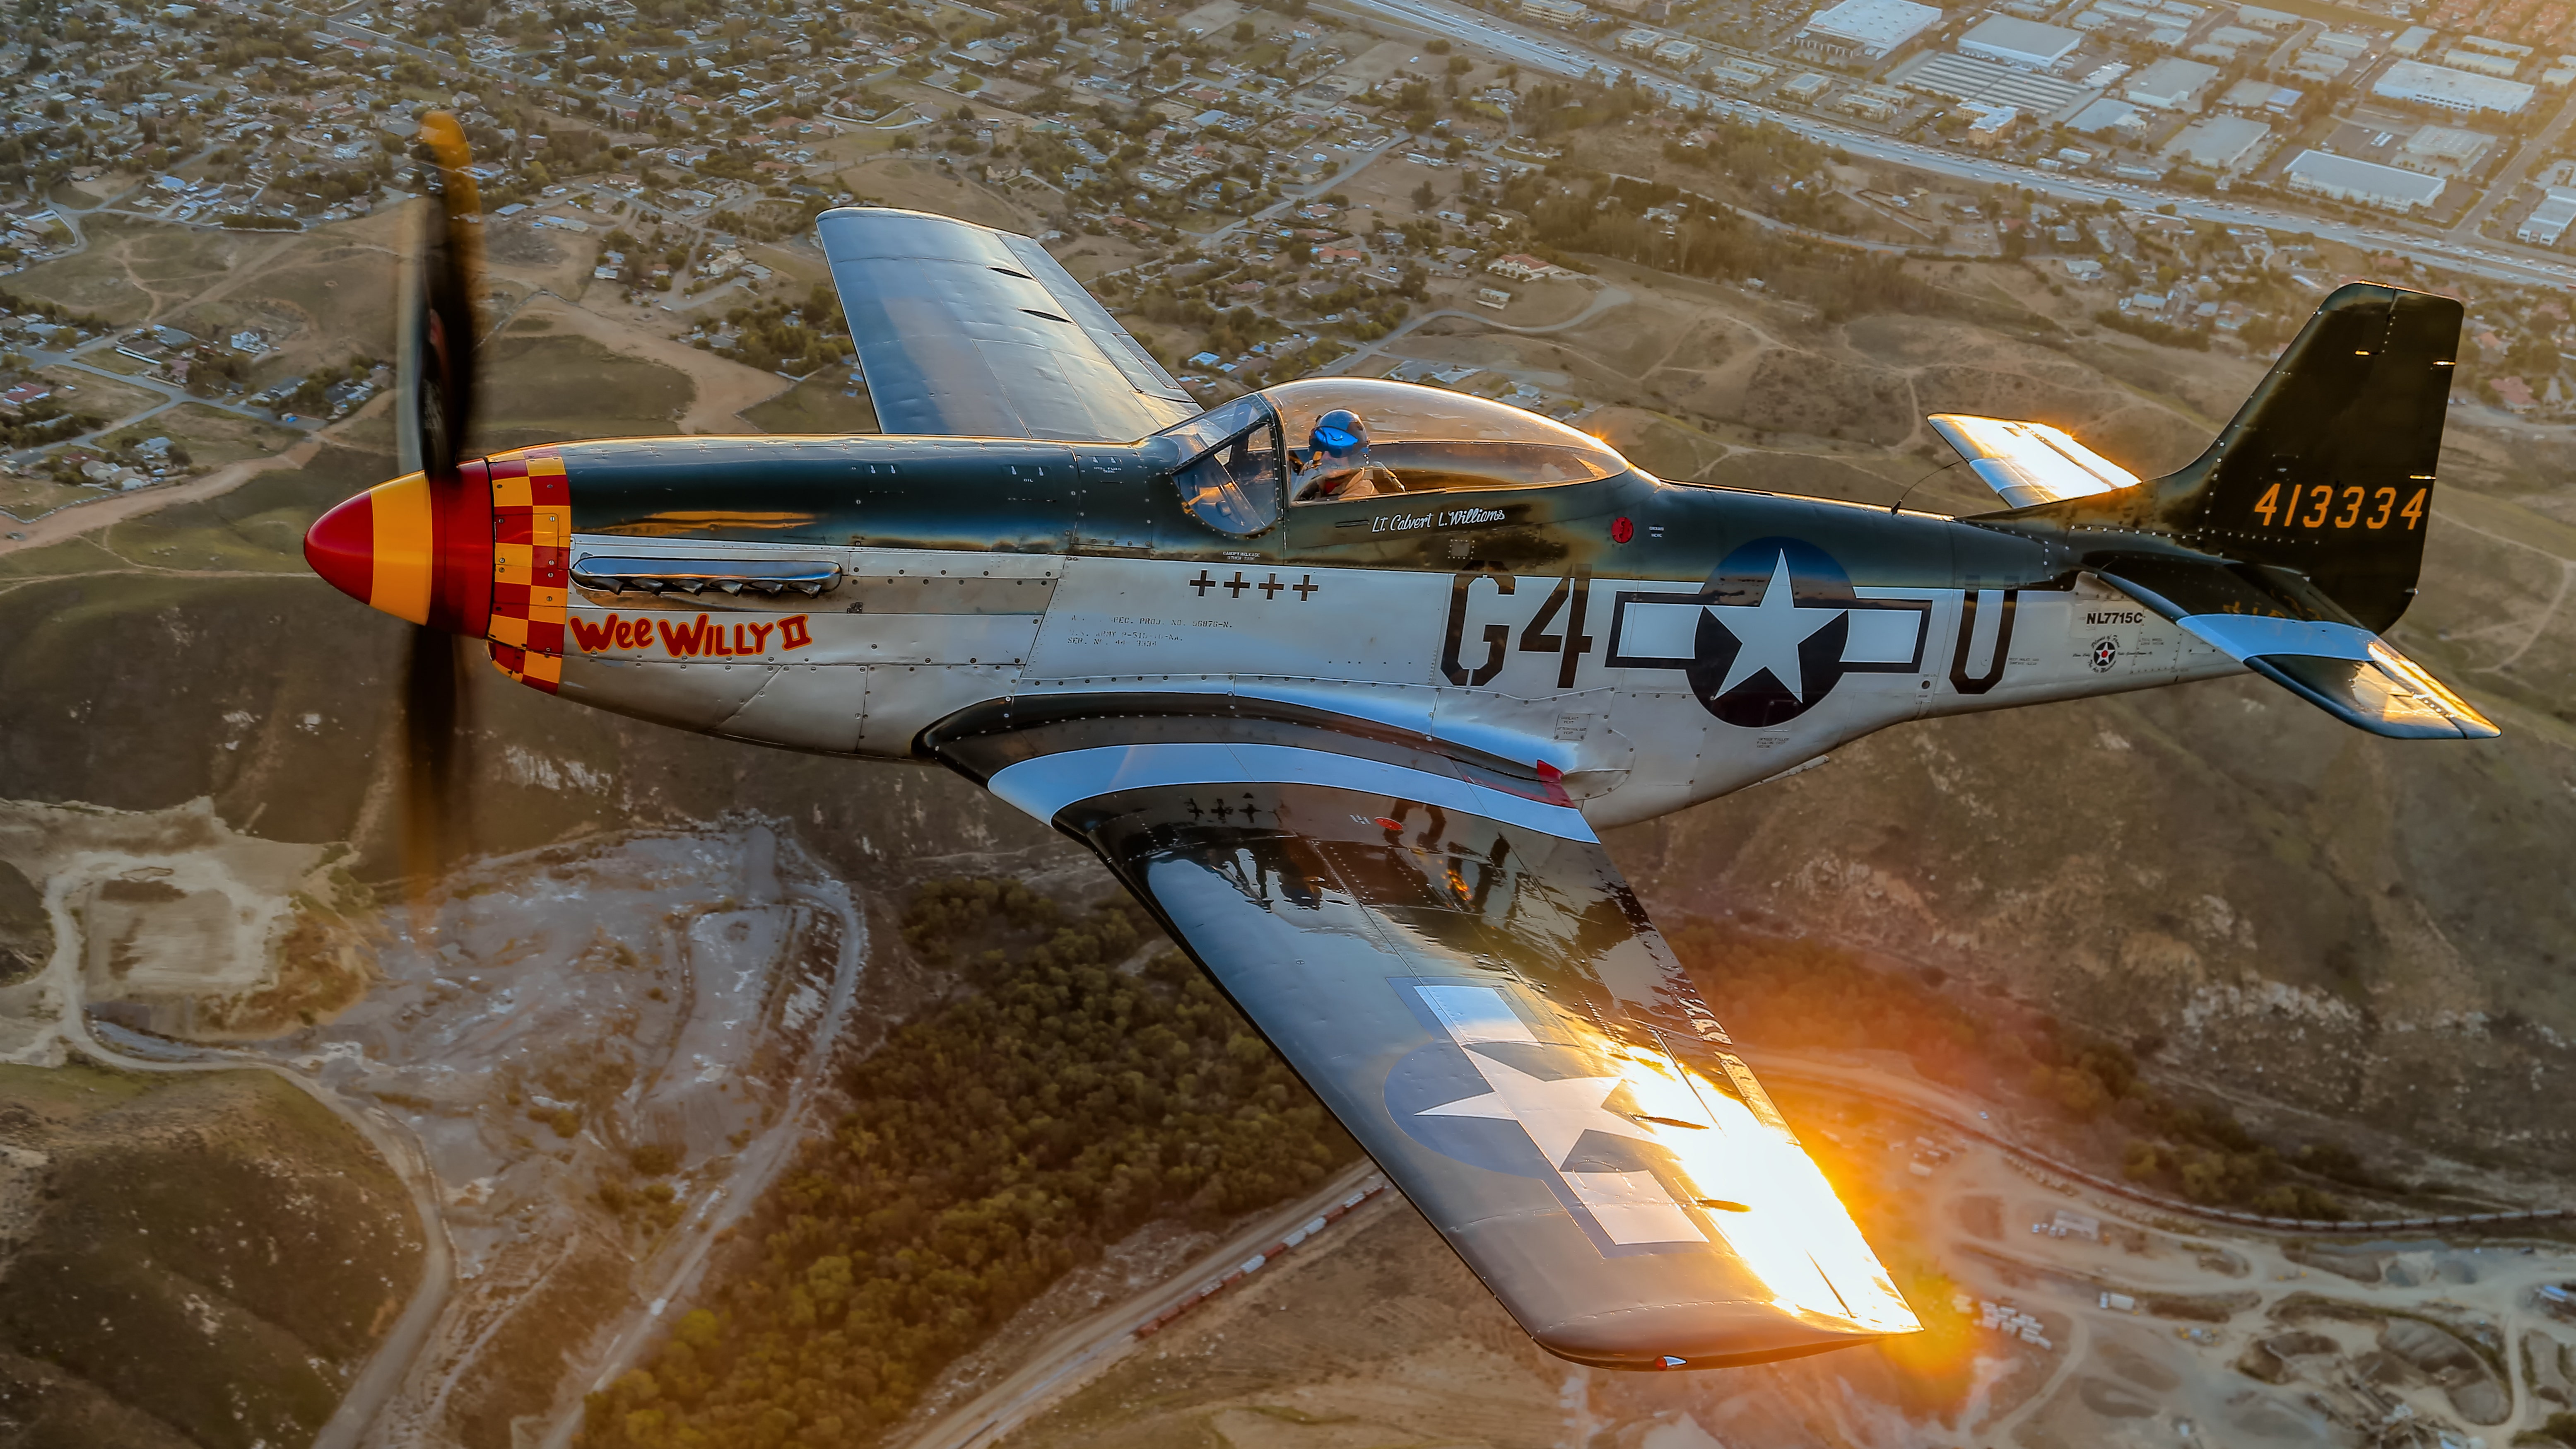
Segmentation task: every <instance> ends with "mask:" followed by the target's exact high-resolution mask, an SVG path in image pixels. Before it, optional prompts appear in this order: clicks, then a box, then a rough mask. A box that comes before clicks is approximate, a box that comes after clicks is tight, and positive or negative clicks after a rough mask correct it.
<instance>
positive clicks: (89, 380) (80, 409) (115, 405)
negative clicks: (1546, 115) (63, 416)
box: [37, 367, 161, 422]
mask: <svg viewBox="0 0 2576 1449" xmlns="http://www.w3.org/2000/svg"><path fill="white" fill-rule="evenodd" d="M37 375H38V376H39V377H42V378H44V379H45V380H46V381H47V382H50V383H52V384H54V397H55V399H56V400H57V401H59V402H61V403H62V404H63V406H65V407H67V408H70V409H71V410H72V411H73V412H76V413H96V414H97V415H98V416H100V417H102V418H106V419H107V420H109V421H110V422H113V421H115V420H116V419H118V418H122V417H128V416H131V415H132V414H135V413H139V412H141V411H143V410H144V409H145V408H148V407H150V406H152V405H153V404H155V403H157V402H160V401H161V394H159V393H157V392H150V391H147V390H145V389H143V388H139V387H136V386H134V385H133V384H131V383H124V382H118V381H116V380H114V379H112V378H105V377H101V376H99V375H98V374H97V373H94V372H78V371H75V370H73V369H71V368H68V367H48V368H45V369H43V370H42V371H41V372H39V373H38V374H37Z"/></svg>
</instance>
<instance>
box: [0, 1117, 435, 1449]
mask: <svg viewBox="0 0 2576 1449" xmlns="http://www.w3.org/2000/svg"><path fill="white" fill-rule="evenodd" d="M0 1100H7V1101H9V1102H10V1103H11V1104H12V1105H13V1107H15V1108H16V1109H17V1110H16V1111H15V1113H14V1114H13V1116H12V1119H11V1121H12V1127H13V1134H12V1135H13V1136H14V1137H17V1138H19V1139H21V1140H22V1141H23V1142H24V1143H25V1145H27V1146H30V1147H32V1148H34V1149H35V1150H37V1151H40V1152H42V1153H44V1154H45V1155H46V1156H47V1158H49V1159H50V1161H49V1162H48V1164H47V1166H46V1167H45V1168H44V1169H43V1173H42V1178H43V1180H42V1182H41V1185H38V1186H36V1187H35V1188H34V1189H33V1191H34V1194H35V1196H36V1198H37V1199H38V1202H39V1204H40V1205H39V1206H37V1207H36V1208H35V1209H34V1212H33V1217H32V1221H31V1222H30V1223H29V1225H28V1229H27V1231H26V1233H25V1235H24V1237H23V1238H22V1239H21V1241H20V1243H19V1245H18V1247H17V1250H16V1252H15V1254H14V1255H13V1256H12V1257H11V1259H10V1260H9V1263H8V1266H7V1268H6V1270H5V1274H0V1385H11V1384H12V1383H13V1381H14V1383H15V1386H17V1387H18V1388H19V1389H20V1390H21V1391H22V1392H24V1391H26V1390H29V1389H33V1390H35V1391H36V1394H35V1398H36V1403H35V1405H34V1408H35V1416H36V1418H37V1419H38V1421H39V1422H48V1423H51V1424H52V1425H54V1426H55V1430H54V1432H51V1433H47V1432H39V1433H38V1434H37V1435H36V1436H35V1438H33V1439H32V1440H25V1439H22V1441H21V1442H29V1443H47V1444H65V1445H79V1444H84V1443H90V1444H99V1445H102V1446H104V1445H111V1444H125V1443H135V1442H146V1443H149V1442H153V1441H155V1440H161V1439H163V1437H164V1436H165V1435H168V1434H169V1433H170V1431H171V1430H172V1429H174V1428H175V1429H183V1430H184V1434H185V1439H186V1440H192V1441H194V1442H195V1443H197V1444H200V1445H203V1446H208V1449H252V1446H254V1445H258V1444H261V1443H270V1444H277V1443H302V1442H305V1441H307V1440H309V1439H310V1438H311V1437H312V1435H313V1432H314V1431H315V1430H316V1429H317V1428H319V1427H320V1425H321V1423H322V1421H323V1420H324V1419H326V1418H328V1417H329V1416H330V1413H331V1410H332V1408H333V1407H334V1406H335V1405H336V1404H337V1403H338V1400H339V1396H340V1393H341V1390H342V1389H343V1388H344V1387H345V1386H346V1384H347V1383H348V1381H349V1379H350V1377H351V1376H352V1375H353V1374H354V1373H355V1372H356V1370H357V1369H358V1368H359V1367H360V1366H362V1365H363V1364H364V1363H365V1360H366V1355H367V1353H368V1351H369V1350H370V1349H371V1348H372V1347H373V1346H374V1344H375V1342H376V1340H377V1338H378V1337H379V1336H380V1335H381V1334H382V1332H383V1331H384V1329H385V1328H386V1327H387V1326H388V1325H390V1324H391V1323H392V1322H393V1319H394V1316H395V1314H396V1313H397V1312H398V1311H399V1310H400V1308H401V1306H402V1303H403V1302H404V1300H405V1299H406V1298H408V1297H409V1295H410V1293H411V1290H412V1286H413V1284H414V1283H415V1282H416V1281H417V1279H418V1275H419V1271H420V1257H421V1240H420V1228H419V1224H418V1223H417V1222H416V1220H415V1219H414V1218H413V1216H412V1214H411V1210H410V1200H409V1197H408V1195H407V1194H406V1193H405V1192H404V1191H403V1189H402V1186H401V1184H400V1183H399V1182H398V1181H397V1180H396V1179H395V1178H394V1177H393V1175H392V1174H391V1173H390V1172H389V1171H388V1170H387V1169H386V1168H385V1166H384V1164H383V1163H382V1162H381V1161H379V1160H378V1159H377V1158H376V1157H375V1155H374V1153H373V1152H372V1151H371V1150H370V1149H369V1148H368V1147H367V1146H366V1144H365V1143H364V1142H363V1140H361V1139H360V1138H359V1137H358V1136H357V1135H356V1134H355V1133H354V1132H352V1131H351V1130H350V1129H349V1128H348V1127H347V1126H346V1125H344V1124H343V1123H341V1122H340V1121H339V1120H338V1119H337V1118H335V1117H333V1116H331V1115H330V1114H329V1113H328V1112H327V1111H325V1110H323V1108H322V1107H321V1106H320V1105H319V1104H317V1103H315V1102H314V1101H313V1099H312V1098H310V1097H308V1096H306V1095H305V1094H304V1093H303V1092H301V1091H299V1090H297V1089H296V1088H295V1087H293V1086H290V1085H288V1084H287V1083H285V1082H283V1081H281V1080H279V1079H278V1078H276V1077H274V1076H271V1075H269V1074H268V1073H265V1072H238V1073H234V1072H226V1073H212V1074H185V1075H170V1076H127V1075H124V1074H119V1073H112V1072H106V1071H101V1070H96V1069H91V1068H85V1067H80V1066H72V1067H65V1068H61V1069H58V1070H41V1069H35V1068H26V1067H0ZM287 1265H292V1270H291V1271H279V1270H280V1269H281V1268H282V1267H285V1266H287ZM135 1344H151V1345H153V1351H152V1352H149V1353H141V1354H138V1353H136V1352H134V1351H133V1350H132V1347H131V1346H132V1345H135ZM12 1397H13V1398H16V1397H17V1396H15V1395H13V1396H12ZM22 1412H23V1410H22V1409H21V1407H20V1404H19V1403H13V1404H12V1415H11V1416H12V1417H13V1418H18V1419H20V1425H19V1427H20V1428H21V1429H22V1430H23V1428H24V1427H25V1419H24V1418H22V1417H21V1414H22ZM138 1429H142V1430H144V1431H145V1432H143V1433H142V1434H141V1436H140V1437H139V1438H138V1437H133V1436H134V1435H135V1433H136V1431H137V1430H138ZM153 1429H157V1430H158V1431H159V1432H150V1431H151V1430H153ZM92 1436H95V1437H92Z"/></svg>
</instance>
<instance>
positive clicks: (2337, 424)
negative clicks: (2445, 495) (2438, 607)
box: [2150, 282, 2460, 633]
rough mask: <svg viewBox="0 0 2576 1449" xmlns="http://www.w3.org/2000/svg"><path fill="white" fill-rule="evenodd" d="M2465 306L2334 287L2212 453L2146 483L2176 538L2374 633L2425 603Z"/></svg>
mask: <svg viewBox="0 0 2576 1449" xmlns="http://www.w3.org/2000/svg"><path fill="white" fill-rule="evenodd" d="M2459 345H2460V304H2459V303H2458V302H2457V301H2454V300H2453V299H2451V298H2449V297H2437V296H2434V295H2433V294H2431V293H2429V292H2408V291H2401V290H2399V289H2397V288H2395V287H2382V286H2376V285H2372V284H2369V283H2364V282H2355V283H2352V284H2350V285H2348V286H2343V287H2338V288H2336V289H2335V290H2334V292H2333V293H2332V294H2331V295H2329V296H2328V297H2327V298H2326V299H2325V301H2324V303H2323V304H2322V305H2320V306H2319V307H2318V308H2317V313H2316V315H2315V316H2314V317H2311V318H2309V319H2308V325H2307V326H2306V327H2304V328H2301V329H2300V331H2299V336H2298V339H2297V340H2296V341H2294V342H2292V343H2291V344H2290V347H2289V350H2288V351H2286V352H2284V353H2282V354H2281V360H2280V361H2279V362H2277V363H2274V364H2273V366H2272V372H2271V375H2270V376H2268V377H2266V378H2264V379H2263V382H2262V385H2261V386H2259V387H2257V388H2255V389H2254V395H2253V396H2252V397H2249V398H2247V399H2246V400H2245V406H2243V407H2242V408H2239V409H2238V410H2237V413H2236V417H2235V419H2234V420H2233V421H2231V422H2229V423H2228V425H2227V428H2226V430H2225V431H2223V432H2221V433H2220V434H2219V435H2218V438H2217V440H2216V441H2215V442H2212V443H2211V444H2210V445H2209V449H2208V451H2206V452H2204V453H2202V454H2201V455H2200V457H2199V458H2198V459H2196V460H2195V461H2193V462H2192V463H2191V464H2190V465H2189V466H2188V467H2185V468H2183V469H2182V470H2181V471H2180V472H2177V473H2174V474H2171V475H2169V476H2167V477H2164V478H2160V479H2157V480H2156V481H2155V482H2154V483H2153V484H2151V485H2150V487H2151V488H2152V490H2153V491H2154V492H2155V493H2156V494H2157V495H2158V500H2159V502H2161V503H2163V504H2164V506H2165V508H2166V510H2167V512H2166V517H2167V518H2168V519H2169V520H2170V523H2171V525H2172V526H2173V527H2174V529H2175V531H2176V532H2178V533H2180V534H2181V536H2182V541H2183V542H2185V543H2187V544H2189V545H2191V546H2192V547H2194V548H2196V549H2199V550H2201V551H2202V552H2205V553H2212V554H2217V555H2220V556H2221V557H2225V558H2231V559H2236V560H2239V561H2241V562H2244V563H2251V564H2268V565H2271V566H2273V567H2277V568H2286V569H2291V570H2295V571H2296V572H2298V573H2301V574H2304V575H2306V576H2307V578H2308V579H2309V581H2311V582H2312V583H2314V584H2315V585H2316V586H2317V588H2318V590H2319V591H2320V592H2322V593H2324V594H2325V596H2326V597H2327V598H2330V599H2332V600H2334V602H2335V603H2336V604H2338V605H2340V606H2341V607H2342V608H2343V610H2344V612H2346V613H2348V614H2350V615H2351V616H2352V618H2353V622H2355V623H2357V624H2359V625H2361V626H2362V627H2363V628H2365V629H2369V630H2371V631H2372V632H2374V633H2376V632H2379V631H2382V630H2385V629H2387V628H2388V627H2389V626H2390V625H2392V624H2394V623H2396V622H2397V620H2398V617H2399V616H2400V615H2402V614H2404V613H2405V612H2406V606H2407V605H2408V604H2409V603H2411V602H2413V600H2414V597H2415V579H2416V575H2417V573H2418V572H2419V571H2420V570H2421V568H2422V566H2423V561H2424V527H2425V524H2426V522H2427V520H2428V518H2429V516H2430V513H2431V506H2432V501H2433V481H2434V480H2433V474H2434V464H2435V462H2436V460H2437V459H2438V458H2439V457H2440V455H2441V452H2442V418H2443V413H2444V410H2445V408H2446V407H2447V406H2448V404H2449V399H2450V392H2451V371H2452V362H2453V360H2454V358H2455V357H2456V355H2457V354H2458V351H2459Z"/></svg>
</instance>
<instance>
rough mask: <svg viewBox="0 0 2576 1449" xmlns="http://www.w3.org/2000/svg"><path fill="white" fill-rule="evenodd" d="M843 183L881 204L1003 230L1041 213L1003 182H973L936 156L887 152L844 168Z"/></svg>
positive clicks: (1018, 227)
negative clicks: (912, 156) (1014, 196)
mask: <svg viewBox="0 0 2576 1449" xmlns="http://www.w3.org/2000/svg"><path fill="white" fill-rule="evenodd" d="M841 184H842V185H843V186H845V187H847V188H849V189H850V190H851V191H852V192H855V193H857V194H859V195H861V196H870V197H874V198H876V201H877V203H878V204H879V205H883V206H905V207H910V208H912V209H913V210H915V211H931V212H937V213H938V214H940V215H942V216H955V217H963V218H964V219H966V220H968V221H971V222H977V223H980V224H982V225H984V226H995V227H1000V228H1002V229H1003V230H1004V231H1016V232H1026V231H1028V230H1030V229H1031V228H1032V227H1033V226H1034V225H1035V224H1036V222H1037V219H1038V215H1039V214H1038V213H1037V212H1035V211H1032V210H1031V209H1029V208H1028V207H1025V206H1022V205H1021V204H1019V203H1018V202H1017V201H1014V200H1012V199H1011V198H1010V196H1009V194H1008V193H1006V192H1004V191H1003V190H1002V189H1001V188H999V187H994V186H986V185H985V184H984V183H982V182H980V181H970V180H967V179H966V178H964V177H963V176H961V175H960V174H959V173H958V172H956V171H954V170H951V169H949V168H946V167H943V166H941V165H939V164H938V163H937V162H934V161H915V160H912V159H909V158H904V157H883V158H879V159H877V160H874V161H863V162H860V163H859V164H858V165H856V166H853V167H851V168H850V169H848V170H847V171H844V172H842V173H841Z"/></svg>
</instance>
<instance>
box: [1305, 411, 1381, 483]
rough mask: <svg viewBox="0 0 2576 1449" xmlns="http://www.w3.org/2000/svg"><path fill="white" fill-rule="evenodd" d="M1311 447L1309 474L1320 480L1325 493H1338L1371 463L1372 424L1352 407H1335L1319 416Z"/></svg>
mask: <svg viewBox="0 0 2576 1449" xmlns="http://www.w3.org/2000/svg"><path fill="white" fill-rule="evenodd" d="M1307 447H1308V449H1309V451H1308V453H1307V455H1306V469H1307V473H1308V476H1310V477H1312V478H1314V479H1315V480H1316V483H1317V487H1318V489H1319V491H1320V492H1321V493H1327V494H1329V493H1333V492H1337V491H1339V489H1340V488H1341V486H1342V484H1343V483H1344V482H1346V481H1348V480H1349V479H1350V478H1352V477H1354V476H1355V475H1357V474H1359V473H1361V472H1363V471H1365V470H1366V469H1367V467H1368V466H1369V435H1368V424H1366V423H1364V422H1361V421H1360V415H1359V414H1358V413H1355V412H1352V411H1351V410H1350V409H1349V408H1335V409H1333V410H1332V411H1331V412H1328V413H1326V414H1324V415H1323V416H1322V417H1320V418H1317V419H1315V430H1314V432H1312V433H1311V434H1309V435H1308V436H1307Z"/></svg>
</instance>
